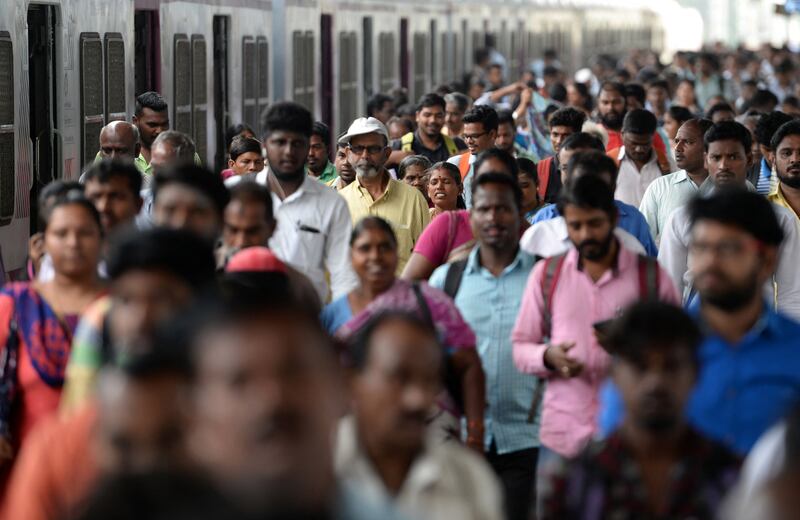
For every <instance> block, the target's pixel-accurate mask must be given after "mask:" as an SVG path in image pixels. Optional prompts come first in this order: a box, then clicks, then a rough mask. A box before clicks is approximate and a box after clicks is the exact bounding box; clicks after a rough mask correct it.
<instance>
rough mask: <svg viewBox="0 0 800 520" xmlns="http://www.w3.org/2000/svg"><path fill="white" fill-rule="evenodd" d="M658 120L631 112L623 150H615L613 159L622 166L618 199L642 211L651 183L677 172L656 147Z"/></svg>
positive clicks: (618, 181) (638, 112)
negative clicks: (654, 137) (642, 204)
mask: <svg viewBox="0 0 800 520" xmlns="http://www.w3.org/2000/svg"><path fill="white" fill-rule="evenodd" d="M657 125H658V121H656V116H654V115H653V114H652V113H651V112H648V111H647V110H640V109H637V110H631V111H630V112H628V113H627V114H626V115H625V122H624V123H623V125H622V143H623V145H622V147H620V148H618V149H616V148H611V149H610V150H609V151H608V155H609V157H611V158H612V159H614V160H615V161H618V162H619V175H618V176H617V189H616V191H615V192H614V196H615V198H617V199H619V200H621V201H622V202H625V203H626V204H630V205H632V206H636V207H639V205H640V204H641V203H642V197H644V191H645V190H646V189H647V187H648V186H649V185H650V183H651V182H653V181H654V180H656V179H658V178H659V177H661V176H662V175H666V174H667V173H669V172H672V171H675V170H676V169H677V167H676V166H675V164H674V161H673V160H672V159H671V158H668V157H667V156H666V154H664V153H663V152H659V151H658V150H657V149H655V148H654V147H653V136H654V134H655V131H656V126H657Z"/></svg>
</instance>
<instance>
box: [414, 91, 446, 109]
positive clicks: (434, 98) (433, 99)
mask: <svg viewBox="0 0 800 520" xmlns="http://www.w3.org/2000/svg"><path fill="white" fill-rule="evenodd" d="M428 107H442V110H445V107H446V103H445V102H444V98H443V97H442V96H440V95H439V94H437V93H435V92H428V93H427V94H423V95H422V97H421V98H419V101H417V110H416V112H420V111H422V109H423V108H428Z"/></svg>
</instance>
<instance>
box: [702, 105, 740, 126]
mask: <svg viewBox="0 0 800 520" xmlns="http://www.w3.org/2000/svg"><path fill="white" fill-rule="evenodd" d="M706 119H710V120H711V122H712V123H714V124H717V123H721V122H722V121H734V120H735V119H736V111H735V110H734V109H733V107H732V106H730V105H729V104H728V103H717V104H716V105H713V106H712V107H711V108H709V109H708V110H707V111H706Z"/></svg>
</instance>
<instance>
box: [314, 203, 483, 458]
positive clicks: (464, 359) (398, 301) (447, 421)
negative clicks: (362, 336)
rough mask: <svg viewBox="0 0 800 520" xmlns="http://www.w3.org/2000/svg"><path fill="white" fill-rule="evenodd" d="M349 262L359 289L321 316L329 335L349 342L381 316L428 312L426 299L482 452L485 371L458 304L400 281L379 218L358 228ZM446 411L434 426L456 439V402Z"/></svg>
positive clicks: (393, 246) (391, 238)
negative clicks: (422, 306) (389, 312)
mask: <svg viewBox="0 0 800 520" xmlns="http://www.w3.org/2000/svg"><path fill="white" fill-rule="evenodd" d="M350 259H351V261H352V264H353V269H354V270H355V272H356V274H357V275H358V279H359V285H358V287H356V288H355V289H353V290H352V291H351V292H350V293H349V294H346V295H345V296H342V297H340V298H339V299H337V300H334V301H333V302H332V303H330V304H329V305H328V306H326V307H325V309H324V310H323V311H322V316H321V321H322V324H323V326H324V327H325V329H326V330H327V331H328V332H329V333H330V334H335V335H336V336H338V337H339V338H342V339H347V338H349V337H350V336H352V335H353V334H355V333H356V332H358V331H359V330H360V329H361V327H363V326H364V325H365V324H366V323H367V322H368V321H369V319H370V318H371V317H372V316H374V315H376V314H378V313H380V312H381V311H385V310H390V309H391V310H404V311H411V312H420V313H423V312H425V311H423V310H421V309H420V300H419V298H424V302H425V304H426V306H427V307H428V316H423V318H424V319H427V318H428V317H430V320H431V321H432V322H433V323H434V325H435V326H436V329H437V331H438V332H439V335H440V336H441V337H442V342H443V344H445V345H446V346H447V348H448V356H449V357H448V360H449V361H448V364H449V365H450V366H452V367H453V371H454V372H455V374H456V375H457V378H458V380H459V381H460V388H461V389H462V394H461V396H460V397H461V398H462V400H463V403H464V415H466V417H467V444H468V445H470V446H471V447H473V448H475V449H476V450H478V451H481V452H482V451H483V410H484V406H485V394H484V377H483V369H482V368H481V362H480V358H479V357H478V354H477V351H476V350H475V335H474V334H473V332H472V330H471V329H470V328H469V325H467V324H466V323H465V322H464V319H463V318H462V317H461V313H460V312H459V311H458V309H457V308H456V306H455V304H454V303H453V300H451V299H450V298H449V297H448V296H447V295H446V294H444V293H443V292H442V291H439V290H438V289H434V288H432V287H430V286H428V285H427V284H425V283H419V284H418V285H417V284H415V283H412V282H407V281H405V280H400V279H397V278H396V277H395V274H394V273H395V270H396V269H397V239H396V238H395V235H394V231H392V227H391V226H390V225H389V224H388V223H387V222H386V221H385V220H383V219H381V218H380V217H366V218H364V219H363V220H361V221H360V222H359V223H358V224H356V226H355V229H353V233H352V235H351V238H350ZM418 291H419V292H418ZM418 295H419V296H418ZM448 401H449V402H448ZM441 409H442V410H441V413H439V414H438V416H437V418H436V419H435V422H436V423H437V424H439V425H441V426H442V427H443V428H444V429H445V430H446V431H448V432H449V433H457V431H458V428H459V426H458V416H459V415H460V413H459V412H458V411H456V410H455V409H454V406H453V403H452V400H450V399H448V400H445V401H442V403H441Z"/></svg>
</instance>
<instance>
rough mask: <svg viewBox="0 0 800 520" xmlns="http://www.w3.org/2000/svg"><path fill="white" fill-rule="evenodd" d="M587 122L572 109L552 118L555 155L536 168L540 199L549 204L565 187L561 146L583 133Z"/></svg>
mask: <svg viewBox="0 0 800 520" xmlns="http://www.w3.org/2000/svg"><path fill="white" fill-rule="evenodd" d="M585 121H586V114H584V113H583V112H581V111H580V110H577V109H574V108H570V107H565V108H560V109H558V110H556V111H555V112H553V114H552V115H551V116H550V119H549V125H550V143H551V145H552V146H553V152H554V153H553V155H552V156H551V157H547V158H545V159H542V160H541V161H539V163H538V164H537V166H536V167H537V171H538V174H539V198H540V199H542V200H543V201H545V202H546V203H548V204H550V203H555V202H556V201H557V200H558V195H559V193H560V192H561V187H562V186H563V184H562V183H561V171H560V168H559V167H560V165H561V164H562V163H561V162H560V161H559V158H558V156H559V152H560V151H561V146H562V145H563V144H564V143H565V142H566V141H567V139H568V138H569V137H570V136H572V135H575V134H577V133H579V132H580V131H581V128H582V127H583V123H584V122H585ZM563 164H564V165H566V163H563Z"/></svg>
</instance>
